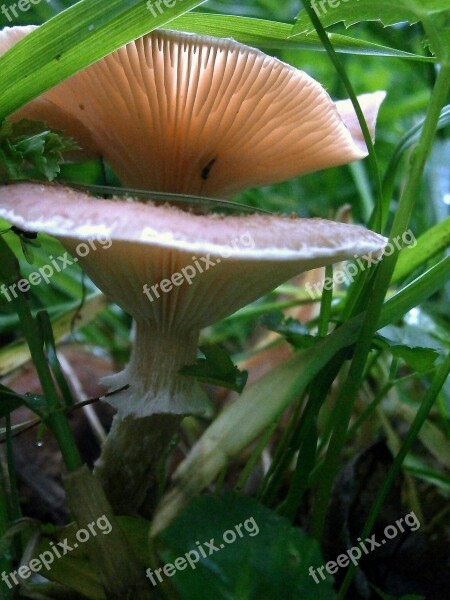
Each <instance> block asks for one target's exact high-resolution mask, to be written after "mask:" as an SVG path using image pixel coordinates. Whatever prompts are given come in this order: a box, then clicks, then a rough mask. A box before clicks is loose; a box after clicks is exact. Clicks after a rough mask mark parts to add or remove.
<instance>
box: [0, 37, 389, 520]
mask: <svg viewBox="0 0 450 600" xmlns="http://www.w3.org/2000/svg"><path fill="white" fill-rule="evenodd" d="M29 31H30V28H12V29H6V30H4V31H3V32H2V33H1V34H0V51H2V50H3V51H5V50H6V48H7V47H8V46H11V45H12V44H13V43H15V42H16V41H17V40H18V38H20V37H23V36H24V35H26V33H28V32H29ZM383 98H384V93H382V92H378V93H375V94H369V95H367V96H366V97H365V99H364V102H365V103H366V104H367V106H368V109H369V112H371V113H372V114H375V115H376V113H377V111H378V108H379V105H380V103H381V102H382V100H383ZM341 115H343V117H344V119H346V120H347V121H346V122H347V123H348V126H347V125H346V122H344V120H343V119H342V117H341ZM30 116H32V117H33V118H38V119H41V120H46V121H47V122H48V123H49V124H50V125H53V124H55V125H56V126H57V127H58V128H60V129H63V130H64V131H65V132H66V133H68V134H69V135H72V136H73V137H75V139H76V140H77V141H78V142H79V143H82V144H83V143H84V148H85V149H86V150H88V151H89V152H94V153H97V154H101V155H102V156H104V157H105V159H106V160H107V161H108V162H109V163H110V165H111V166H112V168H113V169H114V170H115V172H116V173H117V174H118V175H119V177H120V178H121V180H122V182H123V183H124V184H126V185H129V186H135V187H142V188H147V189H150V190H153V191H162V192H169V193H174V194H175V193H186V194H192V195H202V196H209V197H229V196H232V195H233V194H234V193H236V192H238V191H240V190H243V189H245V188H248V187H251V186H255V185H265V184H269V183H275V182H278V181H281V180H283V179H286V178H290V177H293V176H295V175H299V174H302V173H306V172H308V171H313V170H318V169H322V168H326V167H331V166H336V165H340V164H345V163H348V162H351V161H353V160H357V159H361V158H363V157H364V156H366V155H367V149H366V148H365V145H364V143H363V142H362V141H361V140H362V138H361V136H362V134H361V130H360V128H359V124H357V123H356V122H355V119H354V114H353V113H352V110H351V109H350V108H349V105H348V103H343V104H342V105H339V106H337V105H335V104H334V103H333V102H332V100H331V99H330V97H329V96H328V94H327V93H326V92H325V90H324V89H323V88H322V87H321V86H320V84H319V83H317V82H316V81H314V80H313V79H312V78H311V77H309V76H308V75H306V74H305V73H303V72H302V71H298V70H296V69H294V68H292V67H291V66H289V65H286V64H284V63H282V62H280V61H279V60H277V59H274V58H271V57H268V56H266V55H265V54H263V53H262V52H260V51H258V50H254V49H252V48H247V47H246V46H242V45H240V44H237V43H235V42H233V41H231V40H220V39H215V38H211V37H206V36H193V35H189V34H180V33H173V32H161V31H158V32H154V33H152V34H150V35H147V36H145V37H143V38H141V39H139V40H137V41H135V42H132V43H130V44H128V45H127V46H125V47H123V48H121V49H119V50H118V51H116V52H114V53H112V54H111V55H109V56H107V57H106V58H104V59H102V60H100V61H99V62H98V63H96V64H94V65H92V66H91V67H89V68H87V69H85V70H84V71H82V72H80V73H78V74H77V75H75V76H73V77H72V78H70V79H68V80H67V81H65V82H63V83H61V84H59V85H58V86H56V87H55V88H53V89H52V90H50V91H48V92H46V93H45V94H44V95H43V96H41V97H40V98H38V99H37V100H34V101H32V102H31V103H29V104H28V105H26V106H25V107H23V108H22V109H20V110H19V111H18V112H17V113H15V114H14V115H13V117H12V118H14V119H19V118H24V117H30ZM64 119H66V121H64ZM374 123H375V119H372V120H371V124H372V125H373V126H374ZM78 124H79V126H78ZM369 125H370V123H369ZM79 136H82V138H83V139H82V140H81V139H80V137H79ZM0 216H2V217H4V218H5V219H7V220H9V221H10V222H11V223H13V224H14V225H16V226H18V227H20V228H21V229H24V230H31V231H37V232H40V231H42V232H46V233H49V234H51V235H54V236H56V237H57V238H58V239H60V240H61V242H62V243H63V244H64V246H65V247H66V248H67V249H68V250H69V251H71V252H72V253H73V252H74V251H75V248H76V246H77V244H78V243H79V242H80V241H83V240H86V239H88V238H89V236H96V235H97V236H99V235H104V236H108V237H110V238H111V240H112V246H111V248H110V249H109V250H107V251H96V252H91V253H89V254H88V255H87V256H86V257H84V258H81V257H80V259H79V260H80V263H81V264H82V266H83V268H84V269H85V270H86V272H87V273H88V274H89V275H90V277H91V278H92V280H93V281H94V282H95V283H96V284H97V285H98V287H99V288H100V289H101V290H102V291H104V292H105V294H107V295H108V296H109V297H110V298H111V300H113V301H115V302H116V303H117V304H118V305H119V306H121V307H122V308H123V309H124V310H125V311H127V312H129V313H130V314H131V315H132V316H133V317H134V319H135V322H136V339H135V341H134V345H133V350H132V353H131V359H130V363H129V365H128V366H127V368H126V369H125V370H124V371H123V372H122V373H120V374H118V375H114V376H112V377H110V378H108V379H107V381H106V383H107V384H108V386H109V389H110V390H111V391H112V392H114V391H116V392H117V390H122V391H118V392H117V393H115V394H113V395H111V396H108V402H109V403H110V404H112V405H113V406H114V407H115V408H117V410H118V414H117V416H116V417H115V420H114V424H113V427H112V430H111V432H110V434H109V436H108V439H107V441H106V442H105V444H104V447H103V449H102V456H101V458H100V460H99V462H98V463H97V466H96V473H97V475H98V477H99V478H100V480H101V481H102V483H103V485H104V487H105V491H106V492H107V494H108V497H109V499H110V501H111V502H112V504H113V506H114V507H115V508H116V510H117V511H118V512H120V513H121V512H130V511H133V510H134V509H135V508H137V507H138V506H139V504H140V502H141V501H142V499H143V495H144V493H145V489H146V488H147V484H148V477H149V473H150V472H151V471H152V470H153V469H154V461H155V460H156V458H158V457H159V452H160V451H162V449H163V448H164V447H165V445H167V442H168V438H169V437H171V436H172V434H173V432H174V431H175V430H176V427H177V425H178V423H179V420H180V419H181V418H182V416H183V415H186V414H202V413H204V412H205V410H207V407H208V404H207V401H206V398H205V396H204V394H203V393H202V391H201V390H200V388H199V386H197V385H196V384H194V383H193V381H192V380H191V379H189V378H187V377H184V376H181V375H180V374H179V370H180V367H182V366H183V365H186V364H189V363H192V362H193V360H194V359H195V354H196V347H197V340H198V335H199V331H200V329H202V328H203V327H205V326H207V325H210V324H212V323H215V322H217V321H218V320H220V319H222V318H224V317H226V316H227V315H229V314H231V313H233V312H234V311H236V310H238V309H239V308H240V307H242V306H244V305H246V304H248V303H250V302H251V301H253V300H255V299H257V298H259V297H260V296H262V295H264V294H265V293H267V292H269V291H271V290H273V289H274V288H275V287H276V286H277V285H278V284H280V283H282V282H284V281H286V280H287V279H289V278H291V277H292V276H294V275H296V274H298V273H300V272H302V271H305V270H308V269H313V268H316V267H319V266H324V265H328V264H331V263H333V262H336V261H340V260H344V259H347V258H352V257H354V256H355V255H356V256H359V255H361V254H367V253H371V252H375V253H377V252H379V251H380V250H381V249H382V248H383V247H384V245H385V239H384V238H382V237H381V236H379V235H377V234H375V233H372V232H370V231H367V230H365V229H363V228H361V227H357V226H351V225H344V224H339V223H333V222H330V221H324V220H320V219H317V220H316V219H298V218H289V217H279V216H270V215H261V214H255V215H251V216H227V217H223V216H219V215H213V214H210V215H195V214H192V213H191V212H187V211H183V210H180V209H179V208H176V207H174V206H168V205H165V206H160V205H154V204H152V203H149V202H147V203H146V202H142V201H136V200H133V199H132V198H128V199H121V200H104V199H99V198H93V197H90V196H87V195H85V194H83V193H81V192H75V191H73V190H70V189H68V188H64V187H60V186H50V185H41V184H30V183H20V184H14V185H10V186H7V187H2V188H0ZM242 240H247V242H251V243H247V245H246V244H245V243H243V242H242ZM198 265H200V268H201V269H202V270H201V271H200V269H199V267H198ZM188 267H190V268H191V269H195V277H191V281H190V282H189V281H188V280H187V278H186V269H188ZM183 269H184V271H183ZM190 272H191V273H192V270H191V271H190ZM183 273H184V274H185V276H184V278H183V279H180V274H183ZM124 387H126V389H122V388H124Z"/></svg>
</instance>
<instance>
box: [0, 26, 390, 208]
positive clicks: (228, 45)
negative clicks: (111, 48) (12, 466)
mask: <svg viewBox="0 0 450 600" xmlns="http://www.w3.org/2000/svg"><path fill="white" fill-rule="evenodd" d="M32 29H33V28H32V27H13V28H5V29H4V30H3V31H2V32H1V33H0V53H2V52H5V51H6V50H7V49H8V48H10V47H11V46H13V45H14V44H15V43H17V41H19V40H20V39H21V38H22V37H24V36H25V35H27V34H28V33H29V32H30V31H32ZM384 97H385V94H384V92H376V93H374V94H366V95H364V96H362V97H361V98H360V101H361V104H362V107H363V110H364V112H365V113H366V114H367V115H368V125H369V128H370V130H371V132H372V134H374V130H375V121H376V115H377V113H378V109H379V107H380V104H381V102H382V101H383V99H384ZM24 117H27V118H32V119H40V120H44V121H47V122H48V123H49V124H50V125H51V126H53V127H55V128H58V129H62V130H63V131H65V132H66V133H67V134H69V135H71V136H73V137H74V138H75V139H76V140H77V141H78V143H79V144H80V145H81V146H82V147H84V148H85V149H86V150H89V151H91V152H96V153H97V154H101V155H102V156H103V157H104V158H105V159H106V160H107V161H108V162H109V163H110V165H111V166H112V167H113V169H114V170H115V172H116V173H117V175H118V176H119V177H120V178H121V180H122V182H123V183H124V184H125V185H128V186H131V187H137V188H144V189H149V190H152V191H162V192H172V193H185V194H193V195H202V196H209V197H229V196H231V195H233V194H235V193H237V192H239V191H241V190H243V189H246V188H249V187H253V186H261V185H266V184H271V183H276V182H279V181H283V180H286V179H289V178H291V177H294V176H297V175H302V174H304V173H308V172H311V171H316V170H319V169H324V168H327V167H333V166H338V165H343V164H346V163H350V162H352V161H355V160H359V159H362V158H364V157H365V156H367V148H366V146H365V143H364V139H363V136H362V132H361V128H360V126H359V123H358V121H357V119H355V115H354V111H353V107H352V106H351V104H350V103H349V101H345V102H339V103H337V104H335V103H334V102H333V101H332V100H331V98H330V97H329V95H328V94H327V92H326V91H325V90H324V88H323V87H322V86H321V85H320V84H319V83H318V82H317V81H315V80H314V79H312V78H311V77H310V76H309V75H307V74H306V73H304V72H303V71H300V70H298V69H295V68H293V67H292V66H290V65H287V64H285V63H283V62H281V61H279V60H278V59H276V58H272V57H270V56H267V55H265V54H263V53H262V52H260V51H259V50H255V49H254V48H249V47H247V46H243V45H242V44H238V43H236V42H234V41H232V40H227V39H218V38H213V37H208V36H200V35H192V34H184V33H178V32H172V31H155V32H153V33H151V34H149V35H146V36H144V37H143V38H140V39H138V40H136V41H134V42H131V43H130V44H128V45H126V46H124V47H122V48H120V49H119V50H117V51H116V52H113V53H112V54H110V55H109V56H107V57H105V58H103V59H102V60H99V61H98V62H97V63H95V64H94V65H92V66H90V67H88V68H86V69H84V70H83V71H81V72H80V73H78V74H76V75H74V76H73V77H71V78H69V79H68V80H66V81H64V82H63V83H61V84H59V85H57V86H56V87H54V88H53V89H51V90H49V91H48V92H46V93H45V94H43V95H42V96H41V97H40V98H38V99H36V100H34V101H32V102H31V103H29V104H28V105H26V106H25V107H23V108H22V109H20V110H19V111H18V112H17V113H15V114H14V115H13V118H15V119H17V118H24Z"/></svg>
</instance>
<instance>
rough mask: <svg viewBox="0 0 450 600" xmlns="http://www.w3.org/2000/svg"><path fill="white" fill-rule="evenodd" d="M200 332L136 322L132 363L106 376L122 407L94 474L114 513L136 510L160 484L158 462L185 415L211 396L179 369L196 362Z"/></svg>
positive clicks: (116, 403) (204, 404)
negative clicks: (163, 330) (174, 330)
mask: <svg viewBox="0 0 450 600" xmlns="http://www.w3.org/2000/svg"><path fill="white" fill-rule="evenodd" d="M197 341H198V332H195V333H190V334H183V333H179V334H177V335H176V334H173V333H171V334H162V333H161V332H159V331H157V330H156V328H155V327H154V326H152V325H151V324H149V323H144V322H137V323H136V330H135V340H134V344H133V350H132V353H131V358H130V363H129V365H128V366H127V367H126V369H125V370H124V371H122V372H121V373H119V374H117V375H113V376H111V377H107V378H105V379H104V380H103V382H104V383H106V384H107V385H108V386H109V388H110V390H111V391H114V390H118V389H119V390H120V389H121V388H124V389H122V391H120V392H118V393H113V394H112V395H110V396H108V397H107V398H105V400H106V401H107V402H108V403H109V404H112V406H114V407H115V408H117V410H118V414H117V415H116V416H115V418H114V421H113V425H112V427H111V431H110V432H109V434H108V436H107V438H106V441H105V442H104V444H103V447H102V452H101V456H100V458H99V459H98V461H97V463H96V465H95V470H94V474H95V475H96V477H97V478H98V480H99V481H100V483H101V484H102V486H103V489H104V490H105V493H106V495H107V497H108V500H109V501H110V503H111V505H112V507H113V509H114V511H115V512H116V514H133V513H135V512H136V511H137V510H138V509H139V507H140V506H141V505H142V503H143V501H144V498H145V495H146V492H147V491H148V490H149V489H151V488H152V487H153V486H154V484H156V481H157V477H156V473H157V471H158V466H159V465H160V464H161V462H160V461H161V459H163V458H164V456H165V453H166V450H167V448H168V446H169V444H170V442H171V440H172V438H173V436H174V434H175V433H176V431H177V430H178V427H179V424H180V422H181V420H182V418H183V416H185V415H188V414H204V413H205V412H206V411H207V410H208V407H209V404H208V401H207V397H206V395H205V393H204V391H203V390H202V389H201V387H200V386H199V384H198V383H197V382H196V381H195V380H194V379H193V378H191V377H185V376H183V375H180V374H179V370H180V369H181V367H183V366H184V365H188V364H192V363H194V362H195V357H196V352H197Z"/></svg>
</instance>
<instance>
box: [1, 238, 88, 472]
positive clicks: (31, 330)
mask: <svg viewBox="0 0 450 600" xmlns="http://www.w3.org/2000/svg"><path fill="white" fill-rule="evenodd" d="M0 254H1V255H2V262H1V263H0V278H1V279H2V280H3V281H4V282H5V283H6V284H7V285H16V284H17V282H18V281H19V280H20V270H19V262H18V261H17V259H16V257H15V256H14V254H13V252H12V251H11V249H10V248H9V246H8V245H7V244H6V242H5V241H4V240H3V239H1V238H0ZM13 303H14V305H15V309H16V311H17V314H18V315H19V319H20V323H21V325H22V329H23V332H24V335H25V339H26V341H27V343H28V347H29V349H30V353H31V357H32V359H33V362H34V364H35V367H36V371H37V374H38V377H39V381H40V382H41V386H42V390H43V392H44V396H45V398H46V400H47V413H48V414H47V415H45V416H44V420H45V422H46V423H47V424H48V426H49V427H50V429H51V431H52V433H53V435H54V436H55V438H56V441H57V442H58V445H59V448H60V450H61V454H62V456H63V459H64V463H65V465H66V468H67V470H68V471H74V470H75V469H77V468H78V467H80V466H81V464H82V463H81V458H80V455H79V452H78V448H77V446H76V444H75V440H74V437H73V434H72V431H71V429H70V427H69V424H68V422H67V418H66V416H65V414H64V413H63V412H61V411H60V407H61V403H60V401H59V398H58V394H57V392H56V390H55V386H54V383H53V378H52V375H51V372H50V369H49V366H48V363H47V360H46V356H45V353H44V346H43V341H42V338H41V332H40V329H39V327H38V325H37V323H36V321H35V319H34V318H33V316H32V314H31V311H30V307H29V305H28V301H27V299H26V296H25V295H24V294H22V293H19V294H16V297H13Z"/></svg>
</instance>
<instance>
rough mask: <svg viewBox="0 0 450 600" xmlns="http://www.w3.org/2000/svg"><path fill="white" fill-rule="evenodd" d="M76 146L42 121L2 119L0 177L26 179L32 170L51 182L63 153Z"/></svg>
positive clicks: (61, 160) (0, 128)
mask: <svg viewBox="0 0 450 600" xmlns="http://www.w3.org/2000/svg"><path fill="white" fill-rule="evenodd" d="M76 148H77V146H76V144H74V142H73V141H71V140H69V139H68V138H66V137H65V136H64V135H63V134H61V133H56V132H53V131H50V130H49V129H48V127H47V125H46V124H45V123H40V122H38V121H28V120H26V119H24V120H22V121H19V122H17V123H11V122H9V121H3V123H2V124H1V126H0V178H1V179H3V181H6V180H8V179H9V180H14V179H26V178H27V177H28V178H29V177H30V176H32V175H33V173H36V174H37V175H40V176H42V177H45V178H46V179H48V180H49V181H53V179H55V177H56V176H57V175H58V174H59V172H60V166H61V163H62V162H63V161H64V157H63V154H64V153H65V152H69V151H71V150H75V149H76Z"/></svg>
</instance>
